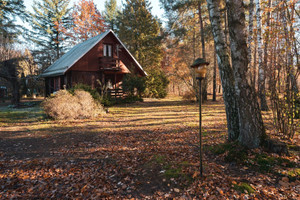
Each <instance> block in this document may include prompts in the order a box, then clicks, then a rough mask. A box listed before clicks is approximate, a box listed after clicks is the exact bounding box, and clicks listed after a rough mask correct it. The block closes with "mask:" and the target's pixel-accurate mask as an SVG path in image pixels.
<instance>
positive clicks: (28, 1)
mask: <svg viewBox="0 0 300 200" xmlns="http://www.w3.org/2000/svg"><path fill="white" fill-rule="evenodd" d="M37 1H38V0H37ZM78 1H79V0H70V5H74V3H75V2H78ZM105 1H106V0H94V3H95V4H96V6H97V8H98V10H100V12H101V13H102V12H103V11H104V3H105ZM122 2H125V0H117V4H118V6H120V7H121V6H122V4H123V3H122ZM149 2H150V3H151V6H152V10H151V12H152V14H153V15H154V16H157V17H158V18H160V19H163V14H164V10H163V9H161V8H160V3H159V0H149ZM24 4H25V6H26V9H27V10H29V11H32V4H33V0H24Z"/></svg>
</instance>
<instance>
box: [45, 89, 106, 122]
mask: <svg viewBox="0 0 300 200" xmlns="http://www.w3.org/2000/svg"><path fill="white" fill-rule="evenodd" d="M42 107H43V108H44V110H45V113H46V114H47V115H48V116H49V117H51V118H53V119H57V120H65V119H90V118H95V117H97V116H99V115H100V114H103V113H104V109H103V108H102V106H101V105H99V104H97V103H96V102H95V101H94V99H93V97H92V96H91V95H90V93H88V92H86V91H83V90H76V91H75V93H74V95H72V94H70V93H69V92H68V91H66V90H60V91H58V92H57V93H56V94H55V96H54V97H50V98H47V99H46V100H45V101H44V102H43V104H42Z"/></svg>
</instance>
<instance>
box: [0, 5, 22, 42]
mask: <svg viewBox="0 0 300 200" xmlns="http://www.w3.org/2000/svg"><path fill="white" fill-rule="evenodd" d="M24 9H25V6H24V1H23V0H0V40H1V41H0V42H1V43H2V45H3V44H4V42H5V43H10V44H12V43H13V42H15V41H16V39H17V36H18V35H19V34H20V33H21V31H22V27H21V26H20V25H17V24H16V18H17V17H19V18H20V19H22V20H23V19H24V18H25V17H26V15H25V12H24Z"/></svg>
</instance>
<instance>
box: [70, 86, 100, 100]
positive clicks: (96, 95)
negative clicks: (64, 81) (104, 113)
mask: <svg viewBox="0 0 300 200" xmlns="http://www.w3.org/2000/svg"><path fill="white" fill-rule="evenodd" d="M75 90H84V91H86V92H88V93H90V94H91V95H92V97H93V98H94V100H96V101H99V102H100V101H101V96H100V94H99V92H98V91H97V89H92V87H91V86H89V85H86V84H82V83H78V84H76V85H75V86H74V87H72V88H71V89H69V92H70V93H71V94H74V93H75Z"/></svg>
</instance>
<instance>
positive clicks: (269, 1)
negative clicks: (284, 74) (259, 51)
mask: <svg viewBox="0 0 300 200" xmlns="http://www.w3.org/2000/svg"><path fill="white" fill-rule="evenodd" d="M271 4H272V1H271V0H268V8H271ZM270 16H271V12H270V11H267V22H266V23H267V28H266V29H267V30H266V32H265V35H266V36H265V39H264V41H265V46H264V61H263V66H264V69H265V70H266V69H268V47H269V40H270ZM268 72H269V73H272V72H271V71H270V70H268ZM265 78H266V77H265Z"/></svg>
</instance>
